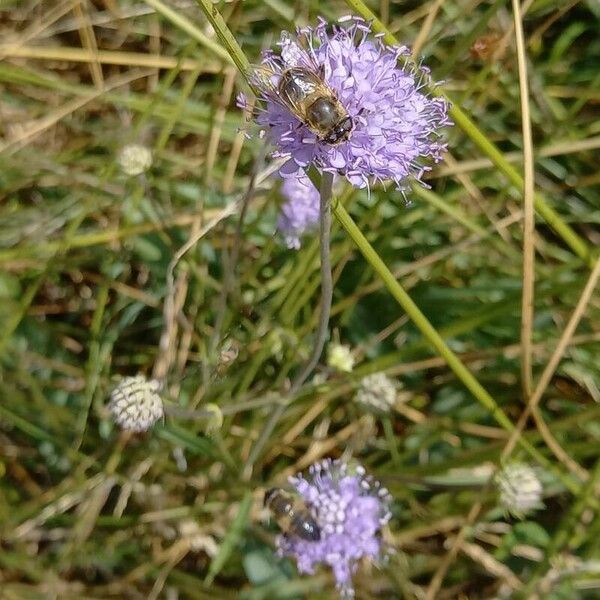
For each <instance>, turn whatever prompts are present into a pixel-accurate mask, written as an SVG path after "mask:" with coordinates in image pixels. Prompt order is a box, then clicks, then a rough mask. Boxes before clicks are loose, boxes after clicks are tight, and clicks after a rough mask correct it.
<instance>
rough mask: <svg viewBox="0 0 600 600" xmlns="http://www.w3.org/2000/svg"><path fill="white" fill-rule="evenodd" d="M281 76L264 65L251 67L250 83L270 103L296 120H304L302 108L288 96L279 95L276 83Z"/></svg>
mask: <svg viewBox="0 0 600 600" xmlns="http://www.w3.org/2000/svg"><path fill="white" fill-rule="evenodd" d="M279 78H281V74H279V73H276V72H275V71H272V70H271V69H269V68H268V67H266V66H265V65H253V66H252V70H251V73H250V83H251V84H252V85H253V86H255V87H256V88H258V89H259V90H260V91H261V92H262V95H263V96H264V97H265V98H266V99H267V100H268V101H270V102H274V103H275V104H279V106H282V107H283V108H285V109H286V110H287V111H289V112H291V113H292V114H293V115H294V116H296V117H297V118H298V119H300V120H302V119H303V118H304V111H303V110H302V107H301V106H300V105H299V104H298V102H296V101H295V100H294V99H293V98H291V97H290V96H289V94H280V93H279V89H278V85H277V83H278V81H279Z"/></svg>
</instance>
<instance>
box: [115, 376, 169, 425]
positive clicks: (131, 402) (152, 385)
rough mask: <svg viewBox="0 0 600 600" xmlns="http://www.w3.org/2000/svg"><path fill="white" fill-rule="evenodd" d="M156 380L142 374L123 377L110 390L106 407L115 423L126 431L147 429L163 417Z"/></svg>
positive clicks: (158, 386)
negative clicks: (148, 378)
mask: <svg viewBox="0 0 600 600" xmlns="http://www.w3.org/2000/svg"><path fill="white" fill-rule="evenodd" d="M159 389H160V384H159V382H158V381H156V380H154V379H151V380H147V379H146V378H145V377H144V376H143V375H136V376H135V377H125V378H124V379H123V380H122V381H121V383H119V385H117V387H116V388H115V389H114V390H113V391H112V393H111V395H110V401H109V403H108V408H109V410H110V412H111V413H112V415H113V418H114V419H115V421H116V423H117V425H119V426H120V427H121V428H122V429H125V430H126V431H136V432H140V431H147V430H148V429H150V427H152V425H154V423H156V421H158V420H159V419H161V418H162V417H163V414H164V413H163V403H162V399H161V397H160V396H159V394H158V390H159Z"/></svg>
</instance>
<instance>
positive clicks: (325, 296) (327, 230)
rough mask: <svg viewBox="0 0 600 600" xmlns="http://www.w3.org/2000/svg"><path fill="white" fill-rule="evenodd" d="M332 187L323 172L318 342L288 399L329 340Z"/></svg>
mask: <svg viewBox="0 0 600 600" xmlns="http://www.w3.org/2000/svg"><path fill="white" fill-rule="evenodd" d="M332 188H333V175H331V174H330V173H323V175H322V176H321V189H320V196H321V198H320V205H319V206H320V209H319V217H320V218H319V249H320V258H321V304H320V316H319V324H318V327H317V332H316V334H315V343H314V346H313V350H312V353H311V355H310V357H309V359H308V361H307V362H306V364H305V365H304V367H303V368H302V370H301V371H300V372H299V373H298V375H296V377H295V378H294V380H293V381H292V384H291V386H290V389H289V392H288V398H293V397H294V395H295V394H296V392H297V391H298V390H299V389H300V387H301V386H302V384H303V383H304V382H305V381H306V380H307V379H308V377H309V375H310V374H311V373H312V371H313V369H314V368H315V367H316V366H317V363H318V362H319V358H320V357H321V353H322V352H323V347H324V346H325V340H326V339H327V329H328V326H329V315H330V313H331V300H332V298H333V279H332V277H331V257H330V254H329V252H330V237H331V193H332ZM286 406H287V402H286V403H283V404H280V405H278V406H277V408H276V409H275V410H274V411H273V412H272V413H271V416H270V418H269V420H268V421H267V423H266V424H265V427H264V428H263V430H262V432H261V434H260V437H259V438H258V440H257V441H256V444H254V447H253V448H252V450H251V452H250V455H249V456H248V460H247V461H246V466H245V469H244V475H243V478H244V479H249V478H250V477H251V475H252V467H253V466H254V463H255V462H256V460H257V458H258V457H259V455H260V453H261V452H262V450H263V448H264V446H265V444H266V443H267V440H268V439H269V437H270V436H271V433H272V432H273V429H274V428H275V425H277V423H278V421H279V419H280V418H281V416H282V415H283V413H284V411H285V409H286Z"/></svg>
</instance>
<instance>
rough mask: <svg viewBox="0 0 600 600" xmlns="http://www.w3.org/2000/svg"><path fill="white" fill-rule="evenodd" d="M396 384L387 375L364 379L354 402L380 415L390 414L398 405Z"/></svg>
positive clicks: (379, 374) (374, 375)
mask: <svg viewBox="0 0 600 600" xmlns="http://www.w3.org/2000/svg"><path fill="white" fill-rule="evenodd" d="M396 393H397V390H396V384H395V383H394V382H393V381H392V380H391V379H390V378H389V377H388V376H387V375H386V374H385V373H373V374H372V375H367V376H366V377H363V378H362V379H361V382H360V387H359V388H358V390H357V391H356V394H355V396H354V401H355V402H357V403H358V404H360V405H362V406H363V407H365V408H367V409H369V410H373V411H375V412H378V413H384V414H385V413H389V412H390V411H391V410H392V408H393V407H394V404H395V403H396Z"/></svg>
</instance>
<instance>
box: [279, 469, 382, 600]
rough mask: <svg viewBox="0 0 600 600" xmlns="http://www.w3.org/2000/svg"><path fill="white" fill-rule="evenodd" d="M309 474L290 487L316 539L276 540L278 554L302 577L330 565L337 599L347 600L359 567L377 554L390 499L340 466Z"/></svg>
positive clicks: (354, 471)
mask: <svg viewBox="0 0 600 600" xmlns="http://www.w3.org/2000/svg"><path fill="white" fill-rule="evenodd" d="M309 473H310V477H309V479H305V478H304V477H303V476H302V475H300V474H299V475H297V476H296V477H290V480H289V481H290V483H291V484H292V485H293V486H294V487H295V488H296V491H297V492H298V493H299V494H300V496H302V498H303V499H304V501H305V502H306V504H307V506H309V507H310V508H311V511H312V514H313V516H314V517H315V519H316V521H317V524H318V525H319V528H320V530H321V539H320V540H319V541H316V542H315V541H306V540H303V539H300V538H299V537H295V536H285V535H282V536H279V537H278V539H277V546H278V549H279V552H280V554H282V555H285V556H292V557H294V558H295V559H296V563H297V565H298V570H299V571H300V572H301V573H314V570H315V566H316V565H318V564H320V563H324V564H326V565H329V566H330V567H331V569H332V570H333V575H334V577H335V580H336V585H337V588H338V590H339V592H340V595H341V596H342V597H344V598H351V597H353V596H354V588H353V586H352V573H354V571H355V570H356V568H357V566H358V561H359V560H360V559H362V558H368V559H370V560H375V559H377V558H378V557H379V556H380V554H381V544H382V542H381V538H380V535H379V532H380V529H381V527H382V526H383V525H385V524H386V523H387V522H388V521H389V519H390V517H391V514H390V512H389V504H390V501H391V497H390V495H389V492H388V491H387V490H386V489H385V488H382V487H380V485H379V482H377V481H374V480H373V479H371V478H370V477H368V476H367V475H366V473H365V470H364V468H363V467H361V466H358V467H355V468H352V469H351V468H349V466H348V465H347V464H346V463H344V462H342V461H340V460H335V461H332V460H324V461H322V462H320V463H317V464H315V465H313V466H312V467H310V471H309Z"/></svg>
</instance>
